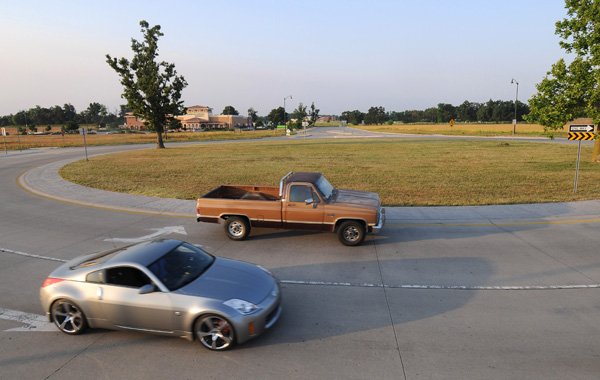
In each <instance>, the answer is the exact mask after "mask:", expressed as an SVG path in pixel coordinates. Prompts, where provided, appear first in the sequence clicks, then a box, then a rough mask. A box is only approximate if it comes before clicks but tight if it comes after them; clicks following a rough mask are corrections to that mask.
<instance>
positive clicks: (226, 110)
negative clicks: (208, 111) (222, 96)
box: [221, 106, 240, 115]
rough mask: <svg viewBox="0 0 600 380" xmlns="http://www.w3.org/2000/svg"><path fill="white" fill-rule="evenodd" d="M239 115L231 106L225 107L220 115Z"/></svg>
mask: <svg viewBox="0 0 600 380" xmlns="http://www.w3.org/2000/svg"><path fill="white" fill-rule="evenodd" d="M239 114H240V113H239V112H238V111H237V110H236V109H235V108H234V107H233V106H225V108H223V112H221V115H239Z"/></svg>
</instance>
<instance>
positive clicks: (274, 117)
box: [267, 107, 287, 125]
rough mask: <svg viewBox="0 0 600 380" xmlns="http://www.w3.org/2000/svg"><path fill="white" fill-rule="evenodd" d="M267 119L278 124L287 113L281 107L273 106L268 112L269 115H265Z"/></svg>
mask: <svg viewBox="0 0 600 380" xmlns="http://www.w3.org/2000/svg"><path fill="white" fill-rule="evenodd" d="M267 119H269V121H270V122H271V124H273V125H279V124H283V123H284V122H285V120H286V119H287V114H286V112H285V110H284V109H283V107H277V108H273V109H272V110H271V112H269V116H267Z"/></svg>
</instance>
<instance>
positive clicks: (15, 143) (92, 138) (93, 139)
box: [0, 131, 282, 150]
mask: <svg viewBox="0 0 600 380" xmlns="http://www.w3.org/2000/svg"><path fill="white" fill-rule="evenodd" d="M281 135H282V132H281V131H243V132H239V131H237V132H232V131H223V132H182V133H169V134H168V138H167V140H165V141H166V142H169V141H178V142H183V141H206V140H240V139H254V138H262V137H271V136H281ZM86 140H87V144H88V145H89V146H93V145H124V144H144V143H155V142H156V133H149V134H137V133H122V134H112V135H100V134H97V135H93V134H92V135H87V136H86ZM6 145H7V148H8V149H9V150H17V149H30V148H45V147H74V146H83V136H80V135H79V134H75V135H64V136H61V135H21V136H17V135H16V134H10V135H8V136H6ZM0 149H2V150H4V141H3V140H2V138H1V137H0Z"/></svg>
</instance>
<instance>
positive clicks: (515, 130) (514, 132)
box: [510, 78, 519, 135]
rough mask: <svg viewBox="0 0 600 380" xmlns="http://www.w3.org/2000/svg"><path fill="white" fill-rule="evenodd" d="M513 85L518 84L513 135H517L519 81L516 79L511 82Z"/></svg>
mask: <svg viewBox="0 0 600 380" xmlns="http://www.w3.org/2000/svg"><path fill="white" fill-rule="evenodd" d="M510 83H511V84H513V83H514V84H516V85H517V93H516V94H515V119H514V121H513V132H512V134H513V135H514V134H516V133H517V101H518V99H519V82H517V80H516V79H515V78H513V79H511V80H510Z"/></svg>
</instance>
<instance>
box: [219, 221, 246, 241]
mask: <svg viewBox="0 0 600 380" xmlns="http://www.w3.org/2000/svg"><path fill="white" fill-rule="evenodd" d="M224 227H225V234H227V237H228V238H230V239H231V240H246V238H247V237H248V235H250V223H248V220H247V219H246V218H242V217H239V216H231V217H229V218H227V219H225V226H224Z"/></svg>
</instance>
